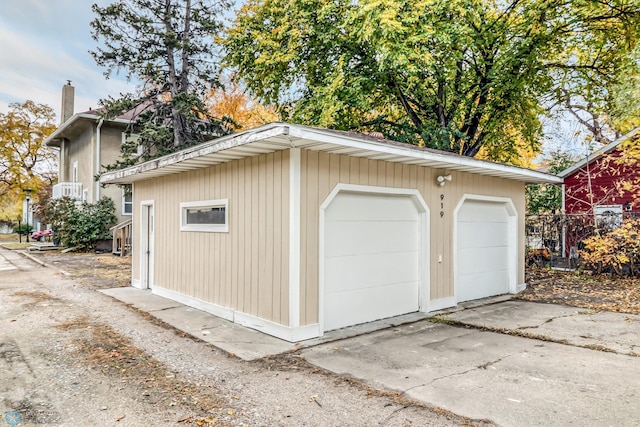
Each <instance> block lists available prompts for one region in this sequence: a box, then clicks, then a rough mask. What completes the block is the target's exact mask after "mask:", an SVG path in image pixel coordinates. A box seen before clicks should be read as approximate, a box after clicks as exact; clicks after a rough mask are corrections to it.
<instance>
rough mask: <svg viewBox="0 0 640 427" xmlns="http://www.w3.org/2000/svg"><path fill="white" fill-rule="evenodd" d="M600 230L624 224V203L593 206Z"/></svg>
mask: <svg viewBox="0 0 640 427" xmlns="http://www.w3.org/2000/svg"><path fill="white" fill-rule="evenodd" d="M593 213H594V214H595V215H596V220H597V222H598V228H599V229H600V230H604V231H607V230H613V229H615V228H618V227H620V226H621V225H622V205H598V206H594V207H593Z"/></svg>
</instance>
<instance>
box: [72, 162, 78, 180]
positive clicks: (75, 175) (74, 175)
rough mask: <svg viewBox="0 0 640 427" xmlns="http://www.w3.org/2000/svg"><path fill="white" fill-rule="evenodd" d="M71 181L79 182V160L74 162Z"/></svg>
mask: <svg viewBox="0 0 640 427" xmlns="http://www.w3.org/2000/svg"><path fill="white" fill-rule="evenodd" d="M71 182H78V161H77V160H76V161H74V162H73V168H72V170H71Z"/></svg>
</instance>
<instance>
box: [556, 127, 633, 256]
mask: <svg viewBox="0 0 640 427" xmlns="http://www.w3.org/2000/svg"><path fill="white" fill-rule="evenodd" d="M630 140H631V141H636V142H638V143H640V128H636V129H634V130H633V131H631V132H629V133H628V134H626V135H624V136H622V137H620V138H618V139H616V140H615V141H613V142H612V143H610V144H608V145H606V146H604V147H602V148H601V149H599V150H597V151H596V152H594V153H592V154H590V155H589V156H587V157H585V158H584V159H582V160H580V161H579V162H576V163H575V164H573V165H572V166H571V167H569V168H567V169H565V170H564V171H562V172H560V173H559V174H558V175H559V176H560V177H561V178H563V180H564V184H563V186H562V204H563V212H564V213H565V214H567V215H568V219H567V223H568V225H567V227H569V228H571V229H572V230H569V231H566V230H565V239H564V240H565V248H566V250H565V255H568V253H567V252H569V251H571V253H572V254H573V255H574V256H575V255H576V254H577V252H576V250H577V246H578V242H579V240H581V239H582V238H584V237H587V236H586V235H584V236H583V235H582V234H581V233H580V230H579V229H580V228H582V227H580V224H581V221H580V218H581V217H582V218H584V219H585V220H584V221H582V222H586V223H589V224H593V221H592V219H593V218H594V217H595V218H596V220H597V221H598V223H599V225H603V224H604V225H606V226H607V227H615V226H617V225H619V224H620V223H621V222H622V216H623V213H630V214H637V213H638V212H640V202H639V201H638V200H637V184H636V183H637V182H638V180H640V170H638V168H637V166H636V165H633V166H627V165H625V164H624V163H622V162H619V161H618V160H619V159H620V156H621V152H620V144H622V143H623V142H625V141H630ZM565 228H566V227H565ZM573 229H575V232H574V231H573ZM590 229H591V228H589V227H584V230H585V233H586V232H587V231H588V230H590ZM589 233H590V232H589ZM572 247H573V249H571V248H572Z"/></svg>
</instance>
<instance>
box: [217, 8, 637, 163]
mask: <svg viewBox="0 0 640 427" xmlns="http://www.w3.org/2000/svg"><path fill="white" fill-rule="evenodd" d="M639 17H640V4H639V3H638V2H637V1H635V0H634V1H629V0H567V1H564V2H557V1H549V0H526V1H522V0H511V1H507V2H504V1H497V0H448V1H442V0H356V1H352V0H305V1H302V0H293V1H290V0H249V1H248V3H247V4H246V5H245V6H244V7H243V8H242V9H241V10H240V11H239V14H238V16H237V18H236V20H235V23H234V25H233V26H232V28H231V29H230V30H229V31H228V35H227V37H226V40H225V48H226V52H227V56H226V62H227V64H229V65H230V66H233V67H235V68H236V69H237V71H238V73H239V75H240V76H241V77H242V78H243V79H244V81H245V83H246V84H247V86H248V88H249V89H250V90H251V91H252V92H253V93H254V94H255V95H257V96H258V98H259V99H260V100H261V101H263V102H266V103H275V104H278V105H279V106H280V109H281V110H282V111H283V113H284V114H285V117H286V118H287V119H289V120H293V121H296V122H300V123H305V124H315V125H321V126H328V127H333V128H338V129H347V130H351V129H352V130H359V131H371V130H375V131H380V132H383V133H384V134H385V135H386V136H387V137H390V138H392V139H397V140H400V141H407V142H412V143H415V144H420V145H426V146H429V147H434V148H439V149H445V150H448V151H453V152H457V153H460V154H463V155H466V156H476V155H478V153H481V152H482V151H484V152H485V153H486V154H487V155H488V156H489V157H490V158H491V155H492V154H493V155H495V157H499V158H501V159H503V160H507V161H509V160H513V159H515V158H517V157H518V156H519V150H521V149H522V148H523V144H524V146H528V147H529V148H531V149H539V141H540V135H541V131H542V127H541V124H540V120H539V117H540V115H541V114H543V113H545V109H548V108H551V107H552V106H557V105H560V104H561V103H563V101H564V100H565V99H566V93H563V92H562V91H561V89H562V88H564V89H565V90H571V91H572V92H571V93H570V94H569V95H570V96H573V97H575V94H574V92H573V91H576V93H587V91H588V93H587V95H588V98H589V99H591V101H592V102H595V101H596V100H597V101H600V100H601V99H602V98H607V97H609V96H610V95H611V94H610V92H608V91H607V90H608V89H610V88H611V85H612V84H613V83H614V82H615V80H616V79H617V78H618V77H619V76H618V74H616V67H619V66H620V65H621V63H622V62H624V58H625V53H626V52H628V51H629V50H630V49H632V48H633V46H634V45H635V43H636V37H637V35H638V32H639V29H640V25H639Z"/></svg>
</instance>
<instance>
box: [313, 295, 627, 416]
mask: <svg viewBox="0 0 640 427" xmlns="http://www.w3.org/2000/svg"><path fill="white" fill-rule="evenodd" d="M438 319H440V320H442V321H443V322H450V323H449V324H446V323H433V322H429V321H426V320H425V321H420V322H416V323H413V324H408V325H403V326H399V327H393V328H390V329H386V330H382V331H378V332H373V333H370V334H366V335H362V336H359V337H355V338H348V339H344V340H339V341H334V342H331V343H325V344H321V345H318V346H315V347H310V348H307V349H304V350H303V351H302V354H303V355H304V356H305V358H306V359H307V360H308V361H309V362H310V363H313V364H315V365H317V366H320V367H323V368H325V369H328V370H330V371H333V372H336V373H339V374H344V375H348V376H352V377H355V378H358V379H361V380H363V381H365V382H367V383H369V384H371V385H374V386H376V387H383V388H389V389H393V390H397V391H401V392H403V393H404V394H405V395H406V396H407V397H410V398H413V399H415V400H418V401H421V402H425V403H427V404H430V405H434V406H439V407H442V408H446V409H449V410H451V411H452V412H454V413H456V414H459V415H464V416H468V417H470V418H476V419H488V420H491V421H493V422H495V423H497V424H499V425H502V426H569V425H576V426H610V425H615V426H637V425H640V405H638V402H640V381H639V380H640V359H639V358H638V357H637V356H638V354H639V353H640V316H633V315H625V314H618V313H595V312H591V311H588V310H581V309H577V308H572V307H564V306H557V305H547V304H537V303H530V302H524V301H507V302H501V303H497V304H491V305H484V306H478V307H475V308H470V309H466V310H461V311H456V312H453V313H449V314H445V315H442V316H439V317H438ZM509 334H515V336H514V335H509ZM518 335H519V336H518ZM602 350H607V351H602Z"/></svg>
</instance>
